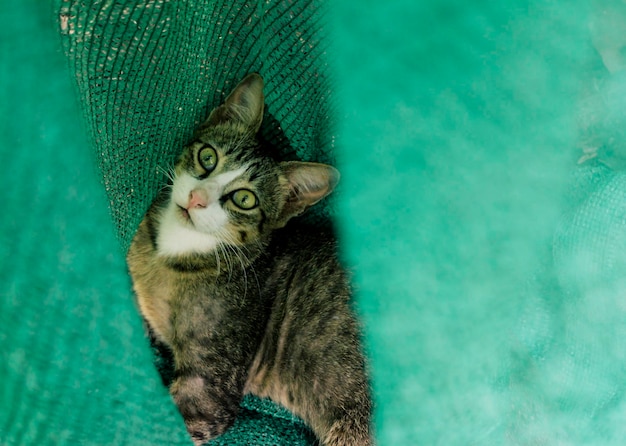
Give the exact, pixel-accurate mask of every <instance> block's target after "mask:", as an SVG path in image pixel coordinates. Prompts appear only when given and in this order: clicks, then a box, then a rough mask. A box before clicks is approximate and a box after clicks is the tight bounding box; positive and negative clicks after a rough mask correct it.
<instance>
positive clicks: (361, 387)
mask: <svg viewBox="0 0 626 446" xmlns="http://www.w3.org/2000/svg"><path fill="white" fill-rule="evenodd" d="M263 108H264V96H263V79H262V78H261V77H260V76H259V75H258V74H251V75H248V76H247V77H246V78H245V79H244V80H243V81H242V82H241V83H240V84H239V85H238V86H237V87H236V88H235V89H234V90H233V92H232V93H231V94H230V96H228V98H227V99H226V101H225V102H224V104H222V105H221V106H219V107H217V108H216V109H214V110H213V111H212V112H211V114H210V116H209V118H208V119H207V121H206V122H205V123H204V124H202V125H201V126H200V128H199V129H198V130H197V132H196V134H195V136H194V138H193V140H192V142H191V143H190V144H189V145H187V146H186V147H185V148H184V149H183V151H182V154H181V156H180V158H179V161H178V163H177V164H176V166H175V168H174V171H173V172H172V185H171V187H170V188H168V189H167V190H165V191H164V192H163V193H162V194H161V196H160V197H159V198H157V199H156V200H155V202H154V204H153V205H152V206H151V208H150V209H149V210H148V212H147V214H146V216H145V218H144V220H143V221H142V223H141V225H140V226H139V229H138V232H137V234H136V235H135V237H134V239H133V242H132V245H131V248H130V251H129V253H128V264H129V269H130V273H131V276H132V279H133V282H134V289H135V292H136V295H137V300H138V305H139V308H140V311H141V313H142V315H143V317H144V318H145V320H146V321H147V324H148V326H149V329H150V331H151V332H152V335H153V336H154V338H155V339H156V342H158V343H161V344H163V345H164V346H166V347H167V348H168V349H169V351H170V352H171V354H172V357H173V363H174V376H173V382H172V384H171V386H170V392H171V394H172V397H173V398H174V401H175V402H176V404H177V405H178V408H179V409H180V412H181V414H182V416H183V418H184V420H185V423H186V426H187V429H188V431H189V433H190V435H191V437H192V438H193V440H194V442H195V443H196V444H202V443H204V442H205V441H207V440H209V439H211V438H214V437H215V436H217V435H220V434H221V433H223V432H224V431H225V430H226V429H227V428H228V427H229V426H230V425H231V424H232V423H233V421H234V420H235V418H236V416H237V412H238V408H239V403H240V401H241V399H242V396H243V395H244V394H246V393H252V394H254V395H258V396H260V397H268V398H270V399H272V400H273V401H275V402H277V403H280V404H282V405H283V406H285V407H287V408H288V409H289V410H291V411H292V412H293V413H295V414H296V415H298V416H300V417H301V418H302V419H304V420H305V422H306V423H307V424H308V425H309V426H310V427H311V428H312V429H313V432H314V433H315V434H316V436H317V437H318V438H319V440H320V442H321V444H323V445H329V446H330V445H334V446H340V445H342V446H347V445H354V446H357V445H358V446H367V445H371V444H372V439H371V433H370V418H371V417H370V415H371V401H370V396H369V386H368V380H367V376H366V372H365V361H364V357H363V354H362V352H361V348H360V341H359V327H358V324H357V321H356V320H355V317H354V315H353V311H352V309H351V301H350V300H351V294H350V287H349V283H348V279H347V277H346V274H345V272H344V270H343V269H342V267H341V265H340V262H339V260H338V258H337V253H336V241H335V239H334V237H333V235H332V231H331V230H329V229H325V228H323V227H321V226H319V225H318V226H310V225H306V224H305V223H302V222H300V221H299V219H294V220H291V221H290V219H292V217H295V216H297V215H299V214H301V213H302V212H304V211H305V210H306V209H307V208H308V207H310V206H311V205H313V204H315V203H316V202H318V201H319V200H321V199H322V198H324V197H325V196H326V195H328V194H329V193H330V192H331V191H332V190H333V188H334V187H335V185H336V184H337V181H338V179H339V174H338V172H337V171H336V170H335V169H334V168H333V167H330V166H327V165H324V164H317V163H307V162H278V161H275V160H274V159H273V158H271V157H269V156H268V155H266V154H264V152H263V150H262V147H261V144H260V143H259V142H258V139H257V136H256V134H257V132H258V130H259V127H260V125H261V121H262V118H263Z"/></svg>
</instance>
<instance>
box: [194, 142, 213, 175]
mask: <svg viewBox="0 0 626 446" xmlns="http://www.w3.org/2000/svg"><path fill="white" fill-rule="evenodd" d="M198 161H199V162H200V165H201V166H202V167H203V168H204V170H206V171H207V172H212V171H213V169H215V166H217V152H216V151H215V149H214V148H213V147H209V146H205V147H203V148H202V149H200V151H199V152H198Z"/></svg>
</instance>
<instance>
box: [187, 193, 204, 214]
mask: <svg viewBox="0 0 626 446" xmlns="http://www.w3.org/2000/svg"><path fill="white" fill-rule="evenodd" d="M208 204H209V197H208V195H207V193H206V192H205V191H203V190H201V189H194V190H192V191H191V192H189V202H188V203H187V209H188V210H189V209H192V208H205V207H207V205H208Z"/></svg>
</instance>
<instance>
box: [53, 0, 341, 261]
mask: <svg viewBox="0 0 626 446" xmlns="http://www.w3.org/2000/svg"><path fill="white" fill-rule="evenodd" d="M320 3H321V2H319V1H298V2H272V1H258V2H249V1H226V0H222V1H212V0H211V1H209V0H207V1H185V2H175V1H166V0H156V1H104V2H96V1H94V2H83V1H66V2H58V7H59V14H60V18H61V21H62V28H61V33H62V38H63V45H64V48H65V51H66V53H67V55H68V57H69V61H70V66H71V70H72V71H73V72H74V73H75V78H76V82H77V84H78V94H79V96H80V101H81V105H82V109H83V114H84V116H85V118H86V120H87V122H88V126H89V133H90V136H91V140H92V141H93V144H94V146H95V150H96V153H97V154H98V164H99V167H100V169H101V171H102V176H103V178H104V183H105V186H106V190H107V194H108V196H109V201H110V203H111V210H112V213H113V218H114V222H115V225H116V227H117V230H118V234H119V237H120V240H121V243H122V246H123V248H124V249H126V248H128V246H129V244H130V240H131V238H132V236H133V234H134V231H135V229H136V227H137V225H138V223H139V221H140V220H141V218H142V217H143V214H144V212H145V210H146V209H147V207H148V205H149V204H150V202H151V201H152V199H153V198H154V196H155V195H156V193H157V191H158V189H159V188H160V187H161V186H162V185H163V184H164V183H165V179H166V177H165V174H164V171H166V170H167V168H168V167H170V166H171V165H172V163H173V161H174V160H175V158H176V157H177V155H178V154H179V153H180V151H181V149H182V146H183V144H185V143H186V142H188V141H189V140H190V138H191V135H192V134H193V131H194V130H195V128H196V127H197V126H198V124H199V123H201V122H202V121H203V120H204V119H206V117H207V116H208V114H209V111H210V110H211V109H212V108H213V107H215V106H217V105H219V104H220V103H221V102H222V101H223V100H224V99H225V97H226V95H228V93H230V91H231V89H232V88H233V87H234V86H235V85H236V84H237V83H238V82H239V81H240V80H241V79H242V78H243V77H244V76H245V75H246V74H248V73H250V72H258V73H260V74H261V75H262V76H263V77H264V78H265V79H266V88H265V94H266V103H267V110H266V116H265V119H264V125H263V127H262V134H263V136H264V138H265V140H267V142H268V143H270V144H271V145H272V146H273V147H275V148H276V149H277V152H278V154H279V155H280V156H281V157H283V158H299V159H305V160H310V161H326V162H330V161H331V160H332V154H333V141H332V132H331V129H330V124H331V122H332V120H331V119H330V112H331V106H330V105H331V98H330V86H329V81H328V70H327V69H326V60H325V59H326V57H325V50H326V44H325V40H324V39H323V35H324V34H325V33H324V28H323V26H324V14H323V7H322V6H323V5H322V4H320ZM319 212H320V213H324V211H323V210H321V209H320V210H319Z"/></svg>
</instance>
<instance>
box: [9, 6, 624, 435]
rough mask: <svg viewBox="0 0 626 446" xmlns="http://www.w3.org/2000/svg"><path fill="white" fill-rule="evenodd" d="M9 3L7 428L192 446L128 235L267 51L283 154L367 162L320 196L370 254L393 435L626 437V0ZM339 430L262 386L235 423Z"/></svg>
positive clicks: (269, 134)
mask: <svg viewBox="0 0 626 446" xmlns="http://www.w3.org/2000/svg"><path fill="white" fill-rule="evenodd" d="M0 22H1V23H2V24H3V26H2V27H0V88H1V90H0V116H2V120H0V153H1V155H2V157H1V159H2V167H3V180H4V184H3V187H2V188H0V203H2V206H3V212H2V216H1V218H0V229H1V232H0V234H1V235H0V237H1V238H0V287H1V290H2V291H1V292H2V294H1V295H0V444H3V445H4V444H6V445H35V444H61V445H64V444H67V445H76V444H80V445H104V444H112V445H118V444H121V445H123V444H128V445H161V444H162V445H172V444H188V437H187V434H186V432H185V429H184V425H183V422H182V419H181V418H180V415H179V414H178V412H177V410H176V408H175V406H174V405H173V404H172V402H171V399H170V397H169V395H168V393H167V391H166V389H165V388H164V387H163V385H162V383H161V380H160V377H159V375H158V373H157V371H156V368H155V367H154V358H153V354H152V352H151V349H150V348H149V346H148V343H147V340H146V338H145V335H144V332H143V328H142V325H141V320H140V318H139V316H138V314H137V311H136V309H135V305H134V302H133V297H132V293H131V291H130V288H131V286H130V281H129V278H128V275H127V272H126V267H125V263H124V252H125V250H126V249H127V247H128V245H129V243H130V239H131V237H132V234H133V232H134V228H135V227H136V225H137V224H138V222H139V221H140V219H141V217H142V214H143V212H144V210H145V208H146V207H147V206H148V204H149V203H150V201H151V199H152V197H153V196H154V195H155V193H156V192H157V191H158V188H159V187H161V185H162V184H163V181H164V178H165V175H164V174H163V172H162V169H166V168H167V166H168V165H169V163H170V162H171V161H172V160H173V158H174V157H175V156H176V153H177V152H178V150H179V148H180V146H181V145H182V144H184V143H185V141H186V140H187V138H189V136H190V134H191V132H192V131H193V129H194V127H195V126H196V125H197V124H198V123H199V122H200V121H201V120H202V119H203V118H204V117H205V116H206V114H207V113H208V110H209V109H210V108H211V107H212V106H214V105H215V104H217V103H218V102H219V101H220V100H221V99H223V97H224V95H225V94H226V93H227V92H228V90H229V89H230V87H231V86H232V85H234V84H235V83H236V82H237V81H238V80H239V79H240V78H241V77H242V76H243V75H244V74H246V73H248V72H250V71H258V72H260V73H261V74H262V75H263V76H264V77H265V79H266V81H267V113H266V120H265V124H264V126H263V135H264V138H265V139H266V140H267V141H268V142H270V143H272V144H273V145H274V146H275V147H276V148H277V151H278V153H279V154H280V156H283V157H285V158H301V159H307V160H318V161H326V162H333V161H334V160H335V159H336V160H337V162H338V164H339V167H340V170H341V172H342V175H343V176H342V189H341V190H339V191H338V198H337V200H336V202H335V204H334V205H332V206H326V207H321V208H319V209H317V210H316V211H315V212H314V214H313V218H321V217H325V216H328V215H334V216H335V217H336V218H337V221H338V222H339V224H340V225H339V226H340V229H341V236H342V241H343V243H344V253H345V257H346V259H347V260H348V262H349V263H350V265H351V267H352V269H353V270H354V272H355V283H356V288H357V290H358V302H359V309H360V311H361V312H362V314H363V317H364V321H365V333H366V341H367V348H368V353H369V356H370V358H371V364H372V375H373V378H374V390H375V399H376V417H375V418H376V420H375V424H376V429H377V436H378V442H379V444H381V445H387V444H392V445H414V444H425V445H467V444H476V445H502V444H510V445H561V444H562V445H583V444H585V445H586V444H589V445H623V444H626V428H625V426H626V423H624V422H623V421H624V417H625V415H626V397H625V395H626V388H625V384H624V383H625V382H626V381H625V379H624V377H625V376H626V355H625V354H624V351H625V350H624V347H623V345H622V344H623V339H624V335H625V334H626V322H625V321H626V306H625V305H624V295H625V290H626V282H625V280H624V277H625V276H624V271H626V254H625V253H626V192H625V191H626V176H625V173H624V171H623V170H622V169H623V166H624V164H623V160H624V159H626V155H624V147H626V143H625V142H624V137H623V134H624V129H625V128H626V116H625V113H624V110H625V109H624V107H623V106H622V104H623V103H624V93H623V92H624V91H626V88H625V85H626V83H625V78H624V74H623V72H624V71H623V68H625V67H626V60H625V59H624V52H623V50H621V49H620V48H623V46H624V45H623V43H624V42H623V41H622V37H621V36H622V35H626V34H625V33H624V32H622V31H621V30H623V29H626V8H625V7H624V4H623V2H620V1H617V0H616V1H608V0H607V1H595V0H594V1H591V2H584V1H582V0H581V1H578V0H577V1H574V2H570V3H568V6H567V7H565V6H563V4H562V3H559V2H550V1H545V0H528V1H522V0H513V1H507V2H499V3H498V2H487V1H483V2H473V3H469V2H466V1H461V0H446V1H438V0H433V1H423V2H417V1H414V0H396V1H394V2H374V1H371V0H366V1H359V2H356V1H345V2H336V3H334V4H333V5H332V7H329V8H328V9H327V7H325V6H323V5H321V4H320V3H317V2H307V1H298V0H291V1H288V0H285V1H259V2H240V1H234V2H225V1H224V2H220V1H213V2H210V1H191V0H189V1H180V2H178V1H173V0H170V1H165V0H163V1H158V0H153V1H139V0H135V1H123V0H103V1H95V0H93V1H74V0H66V1H61V0H51V1H48V2H46V3H43V2H40V1H37V0H22V1H20V2H2V3H0ZM581 155H584V156H582V158H584V159H588V160H587V161H586V162H584V163H583V164H580V165H578V164H577V161H578V160H579V159H581ZM594 156H595V158H593V157H594ZM589 158H593V159H589ZM312 443H313V440H312V437H311V435H310V432H309V431H308V430H307V429H306V428H305V427H304V425H303V424H302V422H301V421H300V420H298V419H295V418H294V417H293V416H292V415H290V414H289V413H287V412H286V411H285V410H284V409H282V408H280V407H278V406H276V405H274V404H273V403H271V402H269V401H262V400H258V399H255V398H251V397H247V398H246V399H245V400H244V401H243V402H242V409H241V417H240V418H239V420H238V421H237V424H236V426H235V427H234V428H233V429H232V430H231V431H230V432H229V433H228V434H226V435H225V436H224V437H221V438H219V439H217V440H216V441H215V442H214V444H223V445H239V444H242V445H244V444H246V445H247V444H249V445H275V444H278V445H281V444H284V445H292V444H293V445H308V444H312Z"/></svg>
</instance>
